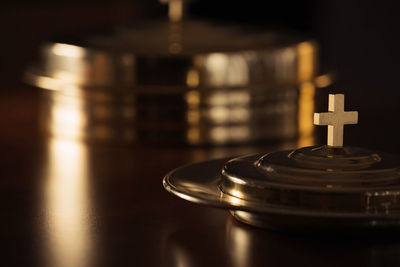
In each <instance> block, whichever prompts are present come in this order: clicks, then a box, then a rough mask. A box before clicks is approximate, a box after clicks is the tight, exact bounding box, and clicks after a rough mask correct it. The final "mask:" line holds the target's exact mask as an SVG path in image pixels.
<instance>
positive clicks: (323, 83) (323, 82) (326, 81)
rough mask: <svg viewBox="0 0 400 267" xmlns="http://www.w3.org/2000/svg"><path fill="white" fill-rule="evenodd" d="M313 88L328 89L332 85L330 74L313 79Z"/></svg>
mask: <svg viewBox="0 0 400 267" xmlns="http://www.w3.org/2000/svg"><path fill="white" fill-rule="evenodd" d="M314 83H315V86H316V87H318V88H324V87H328V86H329V85H331V84H332V77H331V75H330V74H324V75H320V76H317V77H315V79H314Z"/></svg>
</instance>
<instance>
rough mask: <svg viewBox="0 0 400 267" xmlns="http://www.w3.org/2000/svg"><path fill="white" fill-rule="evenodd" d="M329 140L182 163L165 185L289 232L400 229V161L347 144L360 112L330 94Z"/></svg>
mask: <svg viewBox="0 0 400 267" xmlns="http://www.w3.org/2000/svg"><path fill="white" fill-rule="evenodd" d="M314 119H315V123H316V124H318V125H327V126H328V144H327V145H324V146H319V147H318V146H313V147H303V148H299V149H295V150H289V151H279V152H273V153H268V154H257V155H250V156H243V157H238V158H234V159H220V160H212V161H206V162H201V163H197V164H193V165H188V166H184V167H181V168H178V169H176V170H174V171H172V172H171V173H169V174H168V175H166V177H165V178H164V187H165V188H166V189H167V190H168V191H169V192H171V193H173V194H175V195H177V196H179V197H181V198H184V199H186V200H189V201H192V202H197V203H203V204H207V205H211V206H215V207H221V208H226V209H228V210H230V211H231V213H232V215H233V216H234V217H235V218H237V219H238V220H240V221H242V222H244V223H247V224H250V225H253V226H258V227H265V228H270V229H281V230H282V229H283V230H316V229H319V230H320V229H387V228H394V227H397V228H398V227H399V226H400V168H399V167H400V158H399V157H397V156H394V155H390V154H386V153H382V152H372V151H369V150H367V149H363V148H357V147H346V146H342V145H343V126H344V125H345V124H355V123H357V120H358V114H357V112H354V111H353V112H346V111H344V96H343V95H330V103H329V112H326V113H316V114H315V116H314Z"/></svg>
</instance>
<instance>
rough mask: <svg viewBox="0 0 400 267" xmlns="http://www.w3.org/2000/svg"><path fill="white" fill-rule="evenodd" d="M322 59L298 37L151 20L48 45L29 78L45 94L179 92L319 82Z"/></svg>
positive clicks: (239, 28)
mask: <svg viewBox="0 0 400 267" xmlns="http://www.w3.org/2000/svg"><path fill="white" fill-rule="evenodd" d="M75 39H76V38H75ZM316 57H317V46H316V44H315V43H314V42H313V41H312V40H309V39H306V38H303V37H299V36H296V35H294V34H284V33H277V32H268V31H265V30H254V29H249V28H246V27H239V26H228V25H221V24H217V23H207V22H200V21H190V20H189V21H180V22H154V21H153V22H143V23H136V24H135V25H134V26H132V27H124V28H118V29H114V30H112V31H110V32H109V33H103V34H92V35H87V36H86V37H84V38H81V39H80V40H78V41H70V40H61V39H60V40H57V41H54V42H48V43H46V44H45V45H44V46H43V47H42V49H41V57H40V61H39V62H38V63H37V64H35V65H34V66H32V67H31V68H30V69H28V71H27V74H26V79H27V80H28V82H30V83H31V84H33V85H36V86H39V87H42V88H45V89H66V88H70V85H76V86H80V87H81V88H85V89H89V88H92V87H96V89H98V88H100V87H101V88H108V87H113V89H114V90H115V89H117V90H124V89H127V88H132V87H135V88H136V90H140V89H143V90H144V91H148V90H150V89H149V88H148V86H149V85H162V86H168V85H173V86H174V88H173V90H175V91H179V90H181V89H185V88H188V87H189V88H194V87H204V88H235V87H240V86H249V85H259V84H265V83H268V84H297V83H299V82H303V81H310V80H312V79H313V78H314V76H315V72H316V68H317V66H316ZM146 86H147V87H146ZM143 87H145V88H143ZM157 90H160V88H158V89H157ZM163 90H164V89H163ZM165 90H171V88H169V89H165Z"/></svg>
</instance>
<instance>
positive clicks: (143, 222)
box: [0, 91, 400, 267]
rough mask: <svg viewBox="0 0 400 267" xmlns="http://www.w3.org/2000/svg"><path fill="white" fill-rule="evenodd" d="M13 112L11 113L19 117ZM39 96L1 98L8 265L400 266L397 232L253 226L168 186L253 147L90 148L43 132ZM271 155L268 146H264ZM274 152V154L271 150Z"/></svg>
mask: <svg viewBox="0 0 400 267" xmlns="http://www.w3.org/2000/svg"><path fill="white" fill-rule="evenodd" d="M10 110H11V111H12V112H10ZM37 110H38V98H37V96H36V92H35V91H32V92H24V91H23V92H22V93H18V94H10V93H4V94H2V95H1V100H0V116H1V118H0V122H1V127H2V128H1V130H0V145H1V146H0V147H1V153H0V157H1V158H0V166H1V173H0V175H1V179H0V207H1V211H2V215H1V220H0V229H1V230H0V240H1V245H0V246H1V255H2V257H1V259H0V262H1V265H2V266H56V267H66V266H68V267H83V266H188V267H189V266H286V265H288V266H289V265H290V266H293V265H295V266H396V265H398V264H399V263H400V239H399V238H398V235H397V233H395V232H391V233H384V235H375V236H374V237H369V236H366V235H357V236H353V235H350V236H347V235H346V236H340V235H325V234H308V235H307V234H305V235H304V234H303V235H295V234H288V233H278V232H271V231H266V230H261V229H256V228H251V227H248V226H246V225H243V224H241V223H238V222H236V221H235V220H234V219H233V218H232V217H231V216H230V215H229V213H228V212H227V211H225V210H218V209H214V208H209V207H205V206H200V205H195V204H192V203H189V202H186V201H183V200H180V199H178V198H176V197H174V196H172V195H170V194H168V193H167V192H166V191H165V190H164V189H163V187H162V184H161V181H162V177H163V175H164V174H166V173H167V172H168V171H170V170H171V169H173V168H175V167H177V166H180V165H182V164H186V163H189V162H196V161H201V160H205V159H209V158H212V157H219V156H229V155H237V154H241V153H243V152H246V151H248V149H247V148H240V147H236V148H225V149H224V148H221V149H200V148H197V149H189V148H179V147H177V148H176V147H175V148H174V147H168V146H166V147H162V148H161V147H151V146H141V147H139V146H122V145H112V144H108V145H105V144H91V145H88V144H84V143H82V142H79V141H75V140H68V139H57V138H45V137H42V136H41V135H40V134H39V133H38V130H37V127H36V125H37V117H38V116H37ZM256 149H260V150H261V149H268V148H256ZM269 149H271V148H269Z"/></svg>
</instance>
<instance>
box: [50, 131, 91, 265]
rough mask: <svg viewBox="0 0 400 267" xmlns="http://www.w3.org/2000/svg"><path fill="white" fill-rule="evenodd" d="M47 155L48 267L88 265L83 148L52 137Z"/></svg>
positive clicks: (88, 204)
mask: <svg viewBox="0 0 400 267" xmlns="http://www.w3.org/2000/svg"><path fill="white" fill-rule="evenodd" d="M48 155H49V159H48V160H49V162H48V166H49V169H48V173H47V182H46V183H47V185H46V187H45V188H46V192H45V203H44V205H45V207H46V220H47V226H46V229H45V230H46V234H45V236H47V239H46V244H47V250H48V251H49V255H48V256H49V260H50V263H49V265H50V266H58V267H70V266H75V267H80V266H82V267H83V266H88V260H89V259H90V258H91V257H90V253H91V251H92V243H91V242H92V236H91V233H90V225H89V221H90V217H91V212H90V202H89V196H88V190H89V188H88V173H87V156H88V155H87V150H86V147H84V146H83V145H82V144H80V143H77V142H73V141H67V140H65V139H64V140H61V139H55V138H53V139H50V140H49V152H48Z"/></svg>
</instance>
